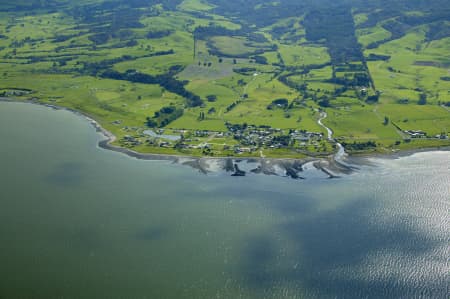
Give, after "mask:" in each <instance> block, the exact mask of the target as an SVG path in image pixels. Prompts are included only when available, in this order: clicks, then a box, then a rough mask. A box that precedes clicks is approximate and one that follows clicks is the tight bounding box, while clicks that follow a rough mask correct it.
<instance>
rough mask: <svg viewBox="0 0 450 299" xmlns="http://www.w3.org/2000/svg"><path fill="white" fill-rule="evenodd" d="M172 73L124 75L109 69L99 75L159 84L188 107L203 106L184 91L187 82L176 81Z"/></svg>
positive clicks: (197, 98)
mask: <svg viewBox="0 0 450 299" xmlns="http://www.w3.org/2000/svg"><path fill="white" fill-rule="evenodd" d="M173 75H174V74H173V73H171V72H169V73H167V74H162V75H157V76H152V75H148V74H143V73H139V72H137V71H135V70H128V71H127V72H125V73H121V72H117V71H115V70H112V69H109V70H106V71H104V72H102V73H101V74H100V76H101V77H102V78H109V79H114V80H125V81H130V82H135V83H144V84H159V85H160V86H161V87H164V88H165V89H166V90H167V91H170V92H173V93H175V94H177V95H179V96H181V97H183V98H185V99H186V104H187V106H189V107H197V106H202V105H203V100H202V99H201V98H200V97H199V96H198V95H196V94H194V93H192V92H190V91H188V90H186V88H185V87H184V86H185V85H186V83H187V82H184V81H178V80H177V79H175V78H173Z"/></svg>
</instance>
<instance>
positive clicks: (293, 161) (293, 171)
mask: <svg viewBox="0 0 450 299" xmlns="http://www.w3.org/2000/svg"><path fill="white" fill-rule="evenodd" d="M0 102H10V103H23V104H34V105H37V106H43V107H47V108H51V109H53V110H63V111H68V112H71V113H74V114H75V115H77V116H80V117H82V118H84V119H85V120H87V121H88V122H89V123H90V124H91V125H92V126H93V127H94V128H95V130H96V131H97V132H99V133H101V135H103V136H104V137H105V138H106V139H103V140H100V141H99V142H98V147H100V148H102V149H105V150H110V151H114V152H117V153H121V154H125V155H127V156H129V157H132V158H136V159H139V160H159V161H171V162H173V163H179V164H182V165H188V166H191V167H193V168H196V169H198V170H199V171H201V172H203V173H209V172H211V171H210V169H209V168H210V164H211V163H209V162H212V163H214V162H216V163H217V162H218V161H222V162H223V163H222V164H223V170H225V171H226V172H232V171H233V170H231V168H230V167H228V166H227V165H226V164H227V163H230V161H231V163H234V162H236V161H237V162H241V161H246V162H248V163H252V162H256V163H259V164H260V165H259V166H258V167H257V168H256V169H253V170H250V171H249V172H251V173H264V174H267V175H279V174H278V173H277V172H276V171H274V169H275V168H281V169H282V170H283V171H285V176H290V177H292V178H300V179H301V178H302V177H301V176H299V175H298V174H299V173H300V172H302V171H303V169H302V166H303V165H305V164H307V163H311V162H313V163H314V165H315V167H316V169H318V170H320V171H322V172H323V173H325V174H326V175H328V176H329V178H336V177H339V175H338V174H336V173H344V174H345V173H347V174H348V173H351V172H353V170H355V168H354V167H352V166H350V165H346V164H347V163H345V164H343V163H341V161H338V160H336V159H335V155H336V154H333V155H330V156H328V157H323V158H317V157H306V158H263V157H195V156H189V155H171V154H153V153H139V152H136V151H133V150H131V149H128V148H123V147H119V146H116V145H112V144H111V143H112V142H114V141H115V140H116V139H117V137H116V136H115V135H114V134H113V133H111V132H110V131H108V130H106V129H105V128H103V127H102V126H101V125H100V124H99V123H98V122H97V121H96V120H95V119H94V118H93V117H91V116H89V115H88V114H86V113H84V112H81V111H78V110H75V109H72V108H68V107H62V106H58V105H53V104H47V103H41V102H38V101H33V100H28V101H20V100H16V99H13V98H6V97H0ZM327 129H328V128H327ZM328 137H329V138H330V136H328ZM431 151H450V146H445V147H432V148H418V149H411V150H404V151H398V152H393V153H368V154H360V155H351V154H347V155H348V157H349V158H351V159H352V160H353V159H354V160H359V159H367V158H371V157H382V158H390V159H398V158H401V157H405V156H410V155H413V154H415V153H419V152H431Z"/></svg>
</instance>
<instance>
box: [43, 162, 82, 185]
mask: <svg viewBox="0 0 450 299" xmlns="http://www.w3.org/2000/svg"><path fill="white" fill-rule="evenodd" d="M83 170H84V166H83V165H82V164H81V163H74V162H67V163H62V164H60V165H58V166H57V167H56V168H55V170H54V172H53V173H51V174H50V175H48V176H47V177H46V181H47V182H48V183H50V184H52V185H57V186H62V187H77V186H80V185H81V184H82V183H83V181H84V179H83V178H84V177H85V174H84V172H83Z"/></svg>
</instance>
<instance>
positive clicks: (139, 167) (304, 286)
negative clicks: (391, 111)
mask: <svg viewBox="0 0 450 299" xmlns="http://www.w3.org/2000/svg"><path fill="white" fill-rule="evenodd" d="M103 138H104V137H103V136H101V135H99V134H98V133H97V132H96V131H95V130H94V129H93V128H92V126H91V125H90V124H89V123H88V122H87V121H86V120H85V119H83V118H82V117H80V116H77V115H74V114H73V113H70V112H68V111H56V110H52V109H49V108H46V107H40V106H36V105H29V104H18V103H0V140H1V141H0V142H1V146H0V166H1V168H0V265H1V267H0V298H61V297H64V298H321V299H322V298H447V296H448V294H449V292H450V286H449V273H450V264H449V260H448V256H449V254H450V251H449V248H448V244H449V242H450V237H449V234H448V231H449V230H450V221H449V217H448V212H449V208H450V188H449V187H448V186H450V152H439V151H436V152H427V153H417V154H414V155H411V156H408V157H402V158H399V159H382V158H381V159H380V158H371V159H369V162H370V163H368V164H367V165H361V166H360V167H359V170H358V171H356V172H355V173H353V174H351V175H343V176H342V177H341V178H339V179H333V180H329V179H327V178H326V176H324V175H323V173H321V172H320V171H317V170H315V169H314V168H313V167H311V168H309V167H307V170H306V171H305V173H306V175H305V176H307V177H308V178H307V179H306V180H292V179H289V178H284V177H276V176H266V175H250V176H246V177H231V176H229V175H228V174H224V173H222V172H217V173H212V174H210V175H204V174H202V173H200V172H198V171H196V170H194V169H192V168H190V167H187V166H182V165H177V164H172V163H170V162H168V161H145V160H138V159H134V158H131V157H128V156H126V155H123V154H120V153H116V152H112V151H108V150H104V149H101V148H99V147H98V142H99V141H100V140H102V139H103Z"/></svg>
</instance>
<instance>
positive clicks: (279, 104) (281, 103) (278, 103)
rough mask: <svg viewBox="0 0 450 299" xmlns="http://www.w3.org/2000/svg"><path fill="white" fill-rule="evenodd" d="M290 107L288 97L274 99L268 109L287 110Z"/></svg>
mask: <svg viewBox="0 0 450 299" xmlns="http://www.w3.org/2000/svg"><path fill="white" fill-rule="evenodd" d="M288 107H289V101H288V100H287V99H276V100H273V101H272V103H270V104H269V105H268V106H267V109H268V110H273V109H276V108H280V109H284V110H286V109H287V108H288Z"/></svg>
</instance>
